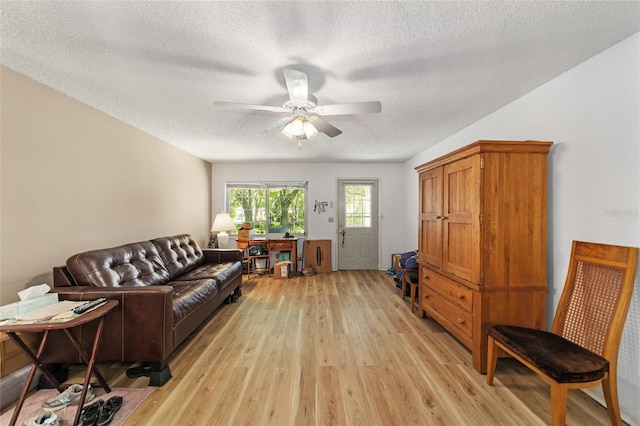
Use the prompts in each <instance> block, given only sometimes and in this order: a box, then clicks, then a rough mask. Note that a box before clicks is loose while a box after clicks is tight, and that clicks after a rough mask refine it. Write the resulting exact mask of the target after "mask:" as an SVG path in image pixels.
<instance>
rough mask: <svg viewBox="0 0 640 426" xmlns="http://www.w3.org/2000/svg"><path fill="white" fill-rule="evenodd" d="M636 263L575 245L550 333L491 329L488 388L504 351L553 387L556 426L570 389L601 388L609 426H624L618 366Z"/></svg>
mask: <svg viewBox="0 0 640 426" xmlns="http://www.w3.org/2000/svg"><path fill="white" fill-rule="evenodd" d="M637 263H638V249H637V248H634V247H621V246H611V245H604V244H595V243H583V242H577V241H574V242H573V246H572V249H571V259H570V261H569V272H568V274H567V280H566V282H565V284H564V288H563V290H562V295H561V296H560V303H559V304H558V309H557V311H556V315H555V318H554V320H553V326H552V328H551V332H547V331H542V330H535V329H528V328H523V327H516V326H509V325H492V326H489V327H488V328H487V332H488V334H489V337H488V339H489V348H488V356H487V383H488V384H489V385H491V384H493V377H494V374H495V371H496V362H497V359H498V352H502V351H504V352H506V353H507V354H508V355H511V356H513V357H514V358H516V359H517V360H519V361H520V362H522V363H523V364H524V365H525V366H527V367H528V368H530V369H531V370H532V371H533V372H535V373H536V374H538V375H539V376H541V377H542V378H543V379H544V380H545V381H546V382H548V383H549V384H550V385H551V421H552V424H553V425H558V426H559V425H562V426H564V424H565V418H566V414H567V394H568V390H569V389H579V388H586V387H592V386H596V385H597V384H599V383H601V384H602V390H603V391H604V397H605V401H606V403H607V411H608V412H609V418H610V419H611V423H612V424H613V425H621V424H622V420H621V419H620V407H619V405H618V389H617V384H616V380H617V377H616V373H617V368H616V366H617V360H618V349H619V347H620V338H621V335H622V328H623V326H624V321H625V319H626V317H627V312H628V310H629V305H630V303H631V292H632V290H633V282H634V280H635V276H636V266H637Z"/></svg>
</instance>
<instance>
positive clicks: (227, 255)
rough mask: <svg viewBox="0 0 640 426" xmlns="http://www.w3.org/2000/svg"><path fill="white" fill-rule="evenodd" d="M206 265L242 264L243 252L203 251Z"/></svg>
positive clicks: (227, 250)
mask: <svg viewBox="0 0 640 426" xmlns="http://www.w3.org/2000/svg"><path fill="white" fill-rule="evenodd" d="M202 253H203V254H204V262H205V263H226V262H236V261H238V262H241V261H242V250H240V249H203V250H202Z"/></svg>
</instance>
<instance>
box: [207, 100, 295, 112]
mask: <svg viewBox="0 0 640 426" xmlns="http://www.w3.org/2000/svg"><path fill="white" fill-rule="evenodd" d="M213 104H214V105H215V106H219V107H223V108H238V109H255V110H258V111H271V112H291V111H289V110H288V109H286V108H283V107H275V106H270V105H251V104H240V103H237V102H224V101H214V102H213Z"/></svg>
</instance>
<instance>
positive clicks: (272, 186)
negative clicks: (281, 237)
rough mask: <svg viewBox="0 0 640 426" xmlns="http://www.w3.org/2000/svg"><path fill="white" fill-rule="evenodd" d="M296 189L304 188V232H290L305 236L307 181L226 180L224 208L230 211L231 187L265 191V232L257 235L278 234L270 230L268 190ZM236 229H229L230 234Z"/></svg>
mask: <svg viewBox="0 0 640 426" xmlns="http://www.w3.org/2000/svg"><path fill="white" fill-rule="evenodd" d="M288 188H290V189H296V188H300V189H302V190H304V199H303V202H304V207H303V212H304V220H303V226H304V232H302V233H300V232H293V231H292V232H291V234H292V235H294V236H306V235H307V233H308V230H307V226H308V217H309V200H308V197H309V182H307V181H268V182H257V181H244V182H243V181H228V182H225V209H226V211H227V212H229V213H231V190H232V189H255V190H264V191H265V198H264V204H265V234H259V236H269V235H275V234H280V233H279V232H276V233H273V232H270V228H269V222H270V217H271V213H270V211H269V191H270V190H278V189H288ZM237 233H238V231H237V230H234V231H231V232H230V234H231V235H237Z"/></svg>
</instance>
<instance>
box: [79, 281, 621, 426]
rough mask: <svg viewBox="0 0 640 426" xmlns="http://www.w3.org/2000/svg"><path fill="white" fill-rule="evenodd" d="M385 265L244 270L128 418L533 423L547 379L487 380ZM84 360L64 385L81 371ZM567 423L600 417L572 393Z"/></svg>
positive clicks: (133, 421) (602, 416) (510, 375)
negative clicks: (279, 274) (229, 298)
mask: <svg viewBox="0 0 640 426" xmlns="http://www.w3.org/2000/svg"><path fill="white" fill-rule="evenodd" d="M391 281H392V278H391V277H389V276H388V275H387V274H386V273H384V272H383V271H340V272H333V273H330V274H318V275H314V276H310V277H305V276H296V277H292V278H290V279H274V278H273V277H270V276H266V275H265V276H260V275H252V277H251V279H250V280H246V278H245V281H244V284H243V296H242V297H241V298H240V300H239V302H238V303H234V304H229V305H222V306H221V307H220V308H219V309H218V310H217V311H216V312H215V313H214V315H213V316H212V317H211V318H210V320H209V321H208V322H207V323H206V324H204V325H203V326H201V327H200V329H199V330H197V332H196V333H194V334H193V335H192V336H191V337H190V338H189V339H188V340H187V341H186V342H185V343H184V344H183V345H182V346H181V347H180V348H179V349H178V350H177V352H176V353H175V356H174V357H173V358H172V359H171V361H170V366H171V371H172V373H173V379H171V380H170V381H169V382H168V383H166V384H165V385H164V386H163V387H161V388H158V389H157V390H156V391H155V392H154V394H153V395H152V397H150V398H148V399H147V400H146V401H145V402H144V403H143V404H142V405H141V406H140V407H139V408H138V409H137V410H136V412H135V413H134V414H133V415H132V416H131V417H130V418H129V420H128V421H127V423H126V425H127V426H131V425H151V424H157V425H163V426H164V425H203V426H204V425H207V426H209V425H215V426H217V425H233V426H236V425H237V426H243V425H247V426H249V425H251V426H253V425H258V426H261V425H278V426H280V425H281V426H287V425H295V426H298V425H303V426H305V425H309V426H324V425H331V426H333V425H367V426H369V425H381V426H382V425H384V426H386V425H455V426H458V425H474V426H476V425H513V424H517V425H541V424H549V423H550V421H551V413H550V401H549V386H548V385H547V384H546V383H545V382H544V381H542V380H541V379H540V378H538V377H537V376H536V375H535V374H532V373H530V372H529V371H528V370H527V369H526V368H524V367H523V366H522V365H520V364H519V363H518V362H517V361H514V360H508V359H501V360H500V361H499V362H498V368H497V372H496V379H495V385H494V386H488V385H487V384H486V376H484V375H482V374H480V373H478V372H477V371H476V370H475V369H473V366H472V362H471V354H470V352H469V351H468V350H467V349H466V348H464V347H463V346H462V345H461V344H460V343H459V342H458V341H457V340H456V339H455V338H454V337H453V336H451V335H450V334H449V333H447V332H446V331H445V330H444V329H443V328H442V327H441V326H440V325H439V324H438V323H437V322H435V321H433V320H432V319H430V318H419V317H418V315H416V314H411V312H410V311H409V301H408V299H407V298H405V299H402V298H401V297H400V290H399V289H397V288H396V287H395V286H394V285H393V284H392V283H391ZM128 367H130V365H127V364H120V363H110V364H104V365H102V364H101V365H99V368H100V370H101V372H103V374H104V375H105V377H106V378H107V380H108V381H109V383H110V384H112V385H113V386H129V387H145V386H146V385H147V383H148V379H147V378H144V377H143V378H138V379H129V378H127V377H126V375H125V370H126V368H128ZM83 375H84V370H83V368H80V367H74V368H73V369H72V370H71V374H70V378H69V380H68V383H77V382H79V381H81V378H82V377H83ZM567 424H568V425H570V426H573V425H584V424H589V425H608V424H609V420H608V416H607V412H606V409H605V408H604V407H602V406H600V405H599V404H598V403H597V402H595V401H594V400H593V399H591V398H589V397H588V396H586V395H585V394H584V393H582V392H579V391H572V392H570V393H569V409H568V414H567Z"/></svg>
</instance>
